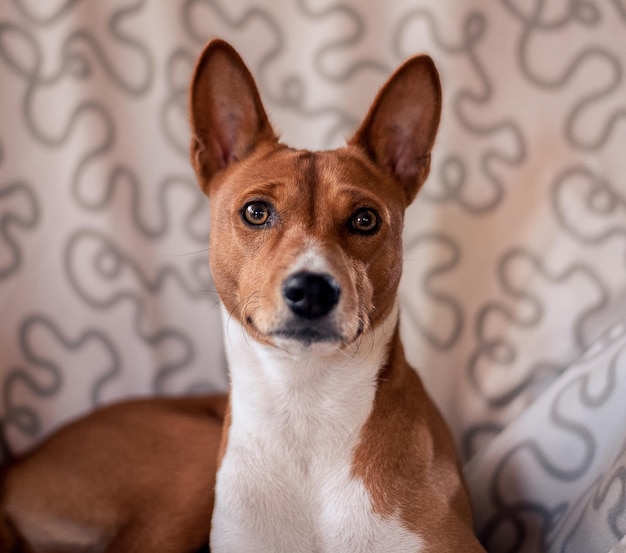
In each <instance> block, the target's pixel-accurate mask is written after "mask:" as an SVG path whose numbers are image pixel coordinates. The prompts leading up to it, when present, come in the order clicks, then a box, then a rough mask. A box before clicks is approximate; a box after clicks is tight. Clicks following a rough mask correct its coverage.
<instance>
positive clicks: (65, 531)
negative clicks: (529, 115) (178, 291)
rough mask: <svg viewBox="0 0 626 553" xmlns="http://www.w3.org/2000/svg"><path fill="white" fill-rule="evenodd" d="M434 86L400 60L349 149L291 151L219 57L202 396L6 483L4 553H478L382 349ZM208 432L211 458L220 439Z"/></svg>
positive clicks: (212, 87)
mask: <svg viewBox="0 0 626 553" xmlns="http://www.w3.org/2000/svg"><path fill="white" fill-rule="evenodd" d="M440 102H441V92H440V88H439V81H438V77H437V73H436V70H435V68H434V66H433V64H432V62H431V61H430V59H429V58H426V57H418V58H413V59H412V60H409V61H408V62H407V63H406V64H405V65H403V66H402V67H401V68H400V69H399V70H398V71H397V72H396V73H395V74H394V75H393V76H392V77H391V79H390V80H389V81H388V83H387V84H386V85H385V87H384V88H383V90H382V91H381V93H380V94H379V95H378V97H377V99H376V100H375V102H374V105H373V106H372V108H371V110H370V112H369V114H368V116H367V117H366V119H365V121H364V122H363V124H362V125H361V127H360V129H359V130H358V131H357V133H356V135H355V136H354V137H353V139H352V140H351V141H350V142H349V143H348V145H347V147H345V148H340V149H338V150H334V151H329V152H309V151H302V150H295V149H291V148H288V147H287V146H284V145H283V144H281V143H280V142H279V141H278V139H277V137H276V135H275V134H274V132H273V130H272V128H271V126H270V124H269V122H268V120H267V117H266V115H265V111H264V109H263V106H262V104H261V100H260V97H259V95H258V92H257V90H256V87H255V85H254V81H253V79H252V77H251V75H250V73H249V72H248V70H247V69H246V67H245V65H244V64H243V62H242V61H241V59H240V58H239V56H238V55H237V54H236V52H235V51H234V50H233V49H232V48H231V47H230V46H228V45H227V44H225V43H224V42H221V41H215V42H212V43H210V44H209V45H208V46H207V48H206V49H205V51H204V53H203V54H202V56H201V58H200V60H199V63H198V65H197V67H196V72H195V75H194V79H193V81H192V88H191V102H190V108H191V120H192V129H193V139H192V163H193V165H194V169H195V170H196V173H197V175H198V179H199V182H200V184H201V186H202V188H203V189H204V191H205V192H206V193H207V194H208V195H209V196H210V197H211V248H210V252H211V254H210V255H211V267H212V271H213V276H214V280H215V284H216V287H217V289H218V292H219V293H220V297H221V300H222V303H223V307H224V311H225V316H224V321H225V333H226V336H225V344H226V350H227V356H228V360H229V365H230V375H231V390H230V398H229V399H230V409H229V410H228V411H227V415H226V418H225V426H224V431H223V432H222V431H221V416H222V412H223V409H224V401H223V399H220V398H199V399H191V398H190V399H181V400H150V401H139V402H130V403H126V404H120V405H117V406H113V407H109V408H105V409H103V410H100V411H97V412H96V413H94V414H92V415H90V416H88V417H86V418H85V419H83V420H81V421H79V422H77V423H75V424H72V425H70V426H69V427H67V428H66V429H64V430H62V431H60V432H58V433H57V434H55V435H54V436H53V437H52V438H50V439H49V440H48V441H47V442H45V443H44V444H43V445H42V446H40V447H39V448H37V449H36V450H35V451H34V452H32V453H31V454H29V455H28V456H26V457H25V458H23V459H22V460H20V461H18V462H17V463H15V464H13V465H12V466H11V467H9V469H8V470H7V471H6V472H5V473H4V475H3V476H2V485H3V487H2V497H1V499H0V500H1V504H0V505H1V507H2V518H0V553H7V552H11V553H13V552H14V551H15V552H18V551H19V552H26V553H57V552H65V551H72V552H76V551H81V552H82V551H85V552H87V551H89V552H96V551H97V552H103V551H104V552H106V553H126V552H143V551H149V552H150V553H170V552H171V553H175V552H176V553H182V552H184V551H193V550H194V548H197V547H199V546H201V544H202V543H203V542H204V541H206V538H207V535H208V530H209V527H210V519H211V512H212V509H213V493H212V491H213V485H214V479H215V472H216V470H217V460H216V457H217V450H218V447H219V449H220V454H219V458H220V468H219V473H218V479H217V484H216V493H217V495H216V504H215V510H214V512H213V517H212V529H211V550H212V551H213V553H230V552H233V553H248V552H254V553H331V552H332V553H357V552H358V553H361V552H363V553H365V552H367V553H376V552H383V551H384V552H387V551H393V552H394V553H404V552H411V553H416V552H434V551H437V552H443V551H455V552H457V551H463V552H469V553H477V552H479V551H483V550H482V548H481V547H480V545H479V544H478V542H477V541H476V539H475V538H474V536H473V534H472V531H471V514H470V508H469V502H468V498H467V494H466V491H465V488H464V485H463V481H462V478H461V475H460V471H459V467H458V462H457V458H456V455H455V451H454V445H453V442H452V439H451V436H450V434H449V431H448V429H447V427H446V425H445V424H444V422H443V420H442V418H441V416H440V415H439V413H438V412H437V410H436V408H435V407H434V405H433V404H432V402H431V401H430V399H429V398H428V396H427V394H426V392H425V390H424V388H423V387H422V384H421V382H420V380H419V377H418V376H417V374H416V373H415V372H414V371H413V369H412V368H411V367H410V366H409V365H408V364H407V362H406V360H405V357H404V353H403V349H402V344H401V342H400V339H399V333H398V306H397V297H396V296H397V288H398V282H399V279H400V274H401V260H402V242H401V236H402V224H403V217H404V209H405V208H406V206H407V205H409V204H410V203H411V201H412V200H413V199H414V197H415V195H416V194H417V192H418V190H419V188H420V186H421V185H422V183H423V181H424V180H425V178H426V176H427V174H428V171H429V165H430V150H431V148H432V145H433V142H434V139H435V135H436V131H437V126H438V122H439V114H440ZM220 435H221V445H219V446H218V440H219V439H220Z"/></svg>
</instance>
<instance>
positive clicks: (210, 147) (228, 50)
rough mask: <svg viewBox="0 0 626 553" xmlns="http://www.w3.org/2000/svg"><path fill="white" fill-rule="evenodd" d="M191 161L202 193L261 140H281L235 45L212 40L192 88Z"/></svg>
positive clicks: (190, 101) (199, 60) (197, 69)
mask: <svg viewBox="0 0 626 553" xmlns="http://www.w3.org/2000/svg"><path fill="white" fill-rule="evenodd" d="M189 109H190V119H191V130H192V142H191V161H192V164H193V166H194V169H195V170H196V174H197V175H198V179H199V180H200V184H201V185H202V186H203V188H205V191H206V188H207V186H208V182H209V181H210V180H211V178H212V177H213V176H214V175H215V174H216V173H217V172H219V171H221V170H222V169H225V168H226V167H228V166H229V165H231V164H232V163H235V162H237V161H240V160H242V159H244V158H245V157H246V156H247V155H249V154H250V153H251V152H252V151H253V150H254V148H255V147H256V146H257V145H258V144H259V143H260V142H261V141H263V140H274V141H275V140H277V138H276V135H275V133H274V131H273V130H272V127H271V125H270V123H269V121H268V118H267V115H266V113H265V109H264V108H263V104H262V102H261V97H260V95H259V92H258V90H257V87H256V85H255V83H254V79H253V78H252V75H251V74H250V71H249V70H248V68H247V67H246V65H245V64H244V62H243V60H242V59H241V57H240V56H239V54H237V52H236V51H235V50H234V48H233V47H232V46H230V45H229V44H228V43H226V42H224V41H223V40H213V41H211V42H209V44H208V45H207V46H206V47H205V49H204V51H203V52H202V54H201V55H200V58H199V59H198V62H197V64H196V68H195V71H194V75H193V77H192V81H191V89H190V100H189Z"/></svg>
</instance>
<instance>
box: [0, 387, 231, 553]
mask: <svg viewBox="0 0 626 553" xmlns="http://www.w3.org/2000/svg"><path fill="white" fill-rule="evenodd" d="M225 408H226V396H204V397H187V398H156V399H155V398H151V399H138V400H129V401H124V402H120V403H116V404H114V405H111V406H108V407H103V408H101V409H99V410H96V411H94V412H93V413H91V414H89V415H87V416H86V417H84V418H82V419H80V420H78V421H76V422H74V423H71V424H69V425H68V426H66V427H65V428H62V429H61V430H59V431H58V432H56V433H55V434H53V435H52V436H51V437H50V438H48V439H47V440H46V441H44V442H43V443H42V444H41V445H40V446H38V447H37V448H35V449H34V450H33V451H32V452H31V453H29V454H27V455H25V456H24V457H23V458H21V459H19V460H16V461H14V462H13V463H11V464H10V465H9V467H8V468H6V469H5V471H4V473H3V474H2V476H0V486H1V487H0V507H1V511H0V553H66V552H70V551H71V552H81V553H83V552H85V553H86V552H89V553H96V552H98V553H102V552H107V553H131V552H137V553H139V552H145V551H149V552H150V553H184V552H188V553H191V552H195V551H198V550H203V551H207V549H206V548H205V549H202V548H203V547H205V545H206V544H207V543H208V541H209V531H210V517H211V512H212V509H213V497H214V483H215V472H216V470H217V455H218V449H219V445H220V440H221V430H222V420H223V418H224V410H225Z"/></svg>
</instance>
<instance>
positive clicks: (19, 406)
mask: <svg viewBox="0 0 626 553" xmlns="http://www.w3.org/2000/svg"><path fill="white" fill-rule="evenodd" d="M214 36H220V37H222V38H225V39H227V40H229V41H230V42H231V43H232V44H233V45H234V46H235V47H236V48H237V49H238V50H239V51H240V53H241V54H242V56H243V57H244V59H245V60H246V61H247V62H248V64H249V66H250V68H251V70H252V71H253V73H254V74H255V77H256V78H257V80H258V83H259V86H260V88H261V90H262V94H263V98H264V100H265V102H266V106H267V108H268V111H269V113H270V115H271V118H272V121H273V123H274V125H275V126H276V128H277V129H279V130H280V131H281V132H282V136H283V139H284V140H285V141H286V142H287V143H290V144H293V145H295V146H299V147H307V148H329V147H333V146H335V145H337V144H340V143H341V142H342V140H343V139H344V138H345V137H346V136H349V134H350V132H351V131H352V130H354V128H355V126H356V125H357V124H358V122H359V121H360V119H361V118H362V117H363V115H364V113H365V111H366V109H367V107H368V105H369V103H370V102H371V100H372V98H373V96H374V94H375V92H376V90H377V88H378V87H379V86H380V85H381V84H382V83H383V82H384V80H385V79H386V78H387V76H388V75H389V73H390V72H391V71H392V70H393V69H394V68H395V67H396V66H397V65H398V64H399V63H400V62H401V61H402V60H403V59H404V58H406V57H407V56H409V55H411V54H413V53H416V52H423V51H426V52H428V53H430V54H431V55H432V56H433V58H434V59H435V61H436V63H437V65H438V67H439V69H440V72H441V76H442V81H443V86H444V93H445V105H444V115H443V123H442V128H441V133H440V136H439V139H438V142H437V145H436V151H435V155H434V158H433V170H432V173H431V177H430V179H429V181H428V183H427V185H426V187H425V188H424V190H423V193H422V194H421V195H420V197H419V198H418V200H417V202H416V203H415V204H414V205H413V206H412V207H411V208H410V210H409V212H408V214H407V222H406V232H405V240H406V246H405V253H406V255H405V274H404V278H403V281H402V285H401V300H402V333H403V336H404V339H405V344H406V346H407V352H408V355H409V357H410V359H411V361H412V362H413V363H414V364H415V366H416V367H419V371H420V374H421V375H422V376H423V378H424V380H425V381H426V384H427V386H428V388H429V390H430V391H431V393H432V394H433V395H434V397H435V399H436V401H437V402H438V404H439V405H440V406H441V408H442V410H443V411H444V413H445V415H446V418H447V419H448V421H449V422H450V424H451V425H452V427H453V429H454V431H455V435H456V436H457V439H458V443H459V447H460V450H461V452H462V455H463V458H464V460H466V461H468V462H469V464H468V466H467V472H468V478H469V482H470V485H471V489H472V491H473V493H474V496H475V498H476V503H477V504H476V510H477V513H478V517H477V518H478V521H477V523H478V529H479V532H480V534H481V536H482V538H483V540H484V541H485V543H486V544H487V546H488V547H489V550H490V551H580V552H585V553H587V552H595V551H598V552H607V551H609V550H610V549H611V548H612V547H613V546H615V545H616V544H617V543H618V542H619V541H620V539H621V537H622V536H623V535H624V534H625V533H626V453H625V447H626V431H625V430H624V428H626V416H625V415H626V413H624V407H623V406H622V403H623V399H622V398H624V397H626V396H625V395H624V392H625V391H626V390H625V389H626V353H625V351H626V349H625V348H626V337H624V331H623V321H624V320H625V317H626V179H625V177H624V175H625V174H626V157H625V156H624V145H625V144H626V117H625V116H626V79H625V76H624V73H625V71H626V5H625V4H624V3H623V2H622V1H621V0H603V1H600V0H598V1H595V2H592V1H590V0H571V1H565V0H549V1H548V0H499V1H494V2H483V1H479V0H471V1H461V0H444V1H434V0H420V1H401V0H392V1H389V2H358V1H357V0H350V1H347V0H346V1H343V2H338V1H330V0H317V1H313V0H285V1H280V2H279V1H267V2H259V1H258V0H257V1H256V2H255V1H253V0H233V1H229V2H226V1H225V0H219V1H218V0H173V1H171V2H170V1H168V2H159V1H157V0H146V1H141V0H110V1H108V2H97V1H95V0H82V1H80V0H49V1H47V2H38V1H35V0H7V1H5V2H3V3H2V4H1V5H0V310H1V311H0V315H1V321H2V322H1V325H0V421H1V424H2V429H3V431H4V433H5V435H6V438H7V441H8V442H9V443H10V445H11V447H12V448H13V449H15V450H18V451H22V450H25V449H27V448H28V447H30V446H31V445H32V444H34V443H36V442H37V441H38V440H40V439H41V438H43V437H44V436H45V435H46V434H48V433H49V432H50V431H52V430H53V429H54V428H55V427H57V426H58V425H59V424H61V423H63V422H65V421H67V420H69V419H70V418H72V417H75V416H78V415H80V414H82V413H84V412H86V411H87V410H89V409H92V408H93V407H95V406H97V405H101V404H103V403H106V402H109V401H112V400H115V399H117V398H121V397H128V396H132V395H147V394H181V393H190V392H198V391H202V390H220V389H224V388H225V386H226V381H227V380H226V372H225V366H224V360H223V353H222V349H221V340H222V338H221V335H220V332H221V327H220V323H219V308H218V306H217V298H216V296H215V294H214V293H213V292H212V291H211V288H212V285H211V279H210V275H209V273H208V269H207V264H206V256H207V252H206V251H205V249H206V243H207V238H208V210H207V204H206V200H205V199H204V198H203V197H202V196H201V195H200V193H199V192H198V190H197V186H196V184H195V183H194V181H193V177H192V174H191V171H190V168H189V165H188V162H187V152H186V151H187V142H188V126H187V118H186V88H187V81H188V79H189V76H190V72H191V69H192V67H193V62H194V60H195V58H196V56H197V55H198V53H199V51H200V49H201V48H202V46H203V44H204V43H205V41H206V40H208V39H209V38H211V37H214ZM590 347H591V348H592V349H591V352H590V353H587V354H586V355H585V356H583V354H584V352H585V351H587V350H588V348H590ZM581 356H583V357H581Z"/></svg>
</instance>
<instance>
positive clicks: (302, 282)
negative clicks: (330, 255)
mask: <svg viewBox="0 0 626 553" xmlns="http://www.w3.org/2000/svg"><path fill="white" fill-rule="evenodd" d="M282 291H283V298H285V303H286V304H287V305H288V306H289V309H291V311H292V312H293V313H295V314H296V315H298V316H299V317H304V318H305V319H318V318H320V317H323V316H324V315H327V314H328V313H330V312H331V311H332V309H333V308H334V307H335V305H337V302H338V301H339V295H340V294H341V288H339V285H338V284H337V281H335V279H334V278H333V277H331V276H330V275H326V274H320V273H310V272H308V271H301V272H299V273H294V274H293V275H291V276H289V277H287V278H286V279H285V281H284V282H283V288H282Z"/></svg>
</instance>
